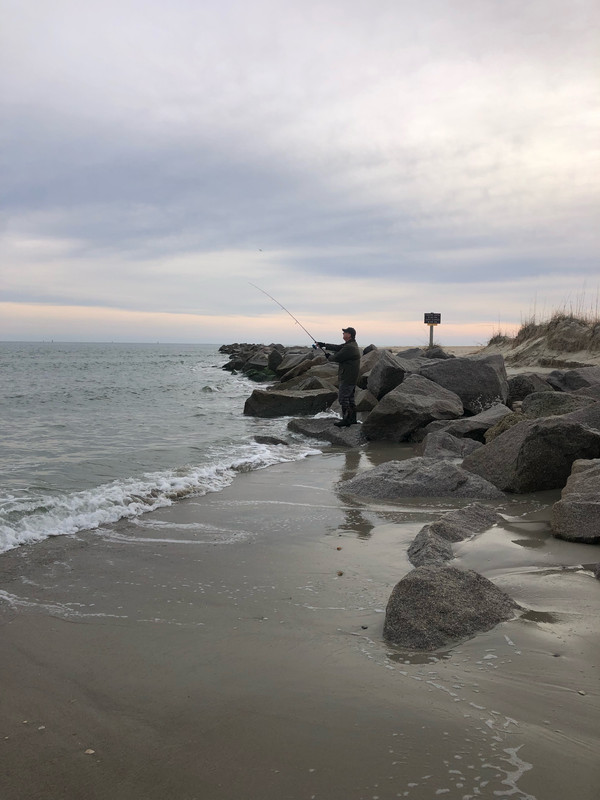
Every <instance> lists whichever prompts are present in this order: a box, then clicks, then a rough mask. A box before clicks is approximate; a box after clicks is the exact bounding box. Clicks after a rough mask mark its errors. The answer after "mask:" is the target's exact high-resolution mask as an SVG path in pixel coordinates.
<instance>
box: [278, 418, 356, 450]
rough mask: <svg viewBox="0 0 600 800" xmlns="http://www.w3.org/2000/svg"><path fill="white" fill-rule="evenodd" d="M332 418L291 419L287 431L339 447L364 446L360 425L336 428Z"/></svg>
mask: <svg viewBox="0 0 600 800" xmlns="http://www.w3.org/2000/svg"><path fill="white" fill-rule="evenodd" d="M335 422H336V420H335V419H334V418H333V417H327V418H323V419H291V420H290V421H289V422H288V425H287V426H288V430H290V431H294V433H301V434H302V435H303V436H310V437H311V438H314V439H321V440H323V441H325V442H331V443H332V444H336V445H339V446H340V447H358V446H359V445H361V444H364V442H365V438H364V436H363V433H362V425H350V426H348V427H347V428H337V427H336V425H335Z"/></svg>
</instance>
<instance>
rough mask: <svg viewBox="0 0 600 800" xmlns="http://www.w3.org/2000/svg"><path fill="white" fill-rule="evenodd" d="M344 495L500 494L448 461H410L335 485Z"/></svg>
mask: <svg viewBox="0 0 600 800" xmlns="http://www.w3.org/2000/svg"><path fill="white" fill-rule="evenodd" d="M338 489H339V491H340V492H342V493H343V494H350V495H353V496H356V497H365V498H373V499H379V500H398V499H400V498H402V497H436V496H437V497H472V498H479V499H496V498H501V497H502V496H503V495H502V493H501V492H500V491H499V490H498V489H497V488H496V487H494V486H493V485H492V484H491V483H489V482H488V481H486V480H483V479H481V478H479V477H478V476H477V475H474V474H472V473H470V472H466V471H465V470H463V469H461V468H460V467H458V466H457V465H456V464H453V463H452V462H451V461H448V460H444V459H442V460H438V459H434V458H420V457H419V458H409V459H407V460H405V461H387V462H386V463H384V464H380V465H379V466H377V467H373V469H370V470H367V471H366V472H361V473H360V474H359V475H357V476H356V477H354V478H351V479H350V480H348V481H343V482H342V483H340V484H338Z"/></svg>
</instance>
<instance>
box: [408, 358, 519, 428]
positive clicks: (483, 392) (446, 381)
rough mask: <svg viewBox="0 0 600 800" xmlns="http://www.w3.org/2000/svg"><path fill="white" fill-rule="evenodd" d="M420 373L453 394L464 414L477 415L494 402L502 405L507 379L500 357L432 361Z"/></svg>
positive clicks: (506, 392)
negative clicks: (461, 406) (461, 405)
mask: <svg viewBox="0 0 600 800" xmlns="http://www.w3.org/2000/svg"><path fill="white" fill-rule="evenodd" d="M420 372H421V375H424V376H425V377H426V378H429V380H432V381H433V382H434V383H437V384H439V385H440V386H443V387H444V388H445V389H448V391H450V392H454V394H457V395H458V396H459V397H460V399H461V400H462V403H463V406H464V408H465V412H467V413H468V414H479V413H480V412H481V411H485V409H486V408H489V407H490V406H493V405H495V404H496V403H502V404H503V405H506V401H507V399H508V379H507V376H506V368H505V366H504V359H503V358H502V356H500V355H492V356H469V357H465V358H452V359H448V360H446V361H444V360H435V361H433V360H432V361H430V362H428V363H427V364H424V365H423V366H422V367H421V370H420Z"/></svg>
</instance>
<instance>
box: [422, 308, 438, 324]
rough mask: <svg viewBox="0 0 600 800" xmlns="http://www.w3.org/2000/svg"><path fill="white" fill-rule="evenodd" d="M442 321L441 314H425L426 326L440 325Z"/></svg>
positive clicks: (431, 312)
mask: <svg viewBox="0 0 600 800" xmlns="http://www.w3.org/2000/svg"><path fill="white" fill-rule="evenodd" d="M441 321H442V315H441V314H435V313H434V312H433V311H430V312H429V313H426V314H425V320H424V322H425V325H439V324H440V323H441Z"/></svg>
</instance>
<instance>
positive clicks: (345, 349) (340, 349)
mask: <svg viewBox="0 0 600 800" xmlns="http://www.w3.org/2000/svg"><path fill="white" fill-rule="evenodd" d="M325 349H326V350H331V351H333V353H334V355H332V356H331V359H330V360H331V361H335V362H336V363H337V364H339V367H338V377H339V381H340V386H354V385H355V384H356V381H357V380H358V372H359V370H360V349H359V347H358V345H357V344H356V341H355V340H354V339H350V341H349V342H344V344H326V345H325Z"/></svg>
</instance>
